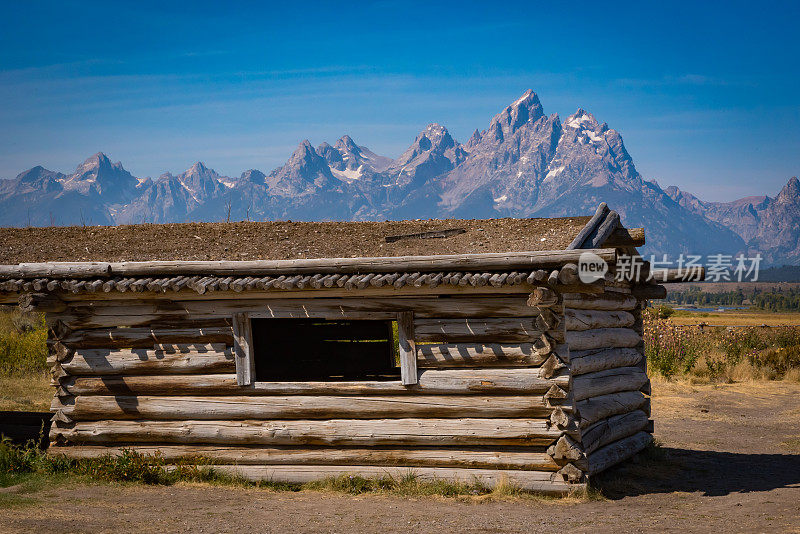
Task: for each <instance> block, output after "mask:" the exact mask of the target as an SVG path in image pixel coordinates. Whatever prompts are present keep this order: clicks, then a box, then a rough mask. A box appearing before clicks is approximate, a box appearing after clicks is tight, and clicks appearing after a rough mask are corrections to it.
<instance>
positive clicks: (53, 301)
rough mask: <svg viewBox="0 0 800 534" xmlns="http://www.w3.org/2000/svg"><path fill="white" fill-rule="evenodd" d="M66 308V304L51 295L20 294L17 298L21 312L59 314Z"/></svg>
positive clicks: (56, 296)
mask: <svg viewBox="0 0 800 534" xmlns="http://www.w3.org/2000/svg"><path fill="white" fill-rule="evenodd" d="M66 308H67V303H66V302H64V301H63V300H62V299H61V298H60V297H59V296H58V295H54V294H52V293H22V294H21V295H20V296H19V309H20V310H22V311H23V312H34V311H38V312H42V313H61V312H63V311H64V310H65V309H66Z"/></svg>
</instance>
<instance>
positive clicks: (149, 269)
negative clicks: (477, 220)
mask: <svg viewBox="0 0 800 534" xmlns="http://www.w3.org/2000/svg"><path fill="white" fill-rule="evenodd" d="M581 252H585V251H572V250H545V251H532V252H502V253H487V254H442V255H436V256H394V257H367V258H319V259H299V260H254V261H142V262H117V263H88V262H87V263H78V262H69V263H59V262H51V263H21V264H19V265H0V278H93V277H108V276H125V277H135V276H150V277H153V278H157V277H164V276H177V275H204V276H237V275H238V276H256V275H259V276H265V275H272V274H279V275H280V274H289V273H293V274H300V273H313V274H316V273H320V274H328V273H343V272H348V273H368V272H371V271H372V272H389V273H391V272H395V271H398V272H405V271H408V272H414V271H436V270H442V269H444V270H448V271H459V270H465V271H484V270H490V271H491V270H503V269H527V270H532V269H541V268H545V267H551V268H555V267H560V266H561V265H563V264H564V263H569V262H573V263H576V262H577V261H578V260H579V258H580V254H581ZM591 252H593V253H595V254H597V255H598V256H600V257H601V258H602V259H603V260H605V261H606V262H608V263H611V264H613V263H615V262H616V250H614V249H611V248H609V249H595V250H591Z"/></svg>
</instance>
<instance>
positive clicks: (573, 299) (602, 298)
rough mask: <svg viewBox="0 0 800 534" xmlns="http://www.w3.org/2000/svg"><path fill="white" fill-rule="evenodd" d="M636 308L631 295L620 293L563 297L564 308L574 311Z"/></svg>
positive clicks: (635, 302) (576, 294) (572, 294)
mask: <svg viewBox="0 0 800 534" xmlns="http://www.w3.org/2000/svg"><path fill="white" fill-rule="evenodd" d="M637 306H638V302H637V300H636V299H635V298H634V297H632V296H631V295H625V294H621V293H609V292H606V293H603V294H601V295H584V294H578V293H567V294H565V295H564V307H565V308H572V309H575V310H609V311H618V310H632V309H634V308H636V307H637Z"/></svg>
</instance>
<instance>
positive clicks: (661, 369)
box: [643, 319, 701, 378]
mask: <svg viewBox="0 0 800 534" xmlns="http://www.w3.org/2000/svg"><path fill="white" fill-rule="evenodd" d="M643 337H644V348H645V356H646V357H647V362H648V366H649V368H650V369H653V370H655V371H657V372H658V373H660V374H661V375H663V376H665V377H667V378H669V377H671V376H673V375H675V374H677V373H687V372H689V371H690V370H691V369H692V367H694V365H695V363H696V362H697V358H698V357H699V356H700V354H701V345H700V343H699V339H698V338H697V337H696V336H693V335H692V334H691V333H689V332H688V331H687V330H686V329H684V328H681V327H678V326H675V325H672V324H671V323H669V322H667V321H665V320H662V319H654V320H649V321H647V322H646V323H645V328H644V336H643Z"/></svg>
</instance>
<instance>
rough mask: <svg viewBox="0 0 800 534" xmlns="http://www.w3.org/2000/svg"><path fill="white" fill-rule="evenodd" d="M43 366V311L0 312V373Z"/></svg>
mask: <svg viewBox="0 0 800 534" xmlns="http://www.w3.org/2000/svg"><path fill="white" fill-rule="evenodd" d="M46 369H47V325H46V324H45V321H44V315H43V314H23V313H20V312H19V311H17V310H12V311H0V376H17V375H23V374H33V373H42V372H44V371H45V370H46Z"/></svg>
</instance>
